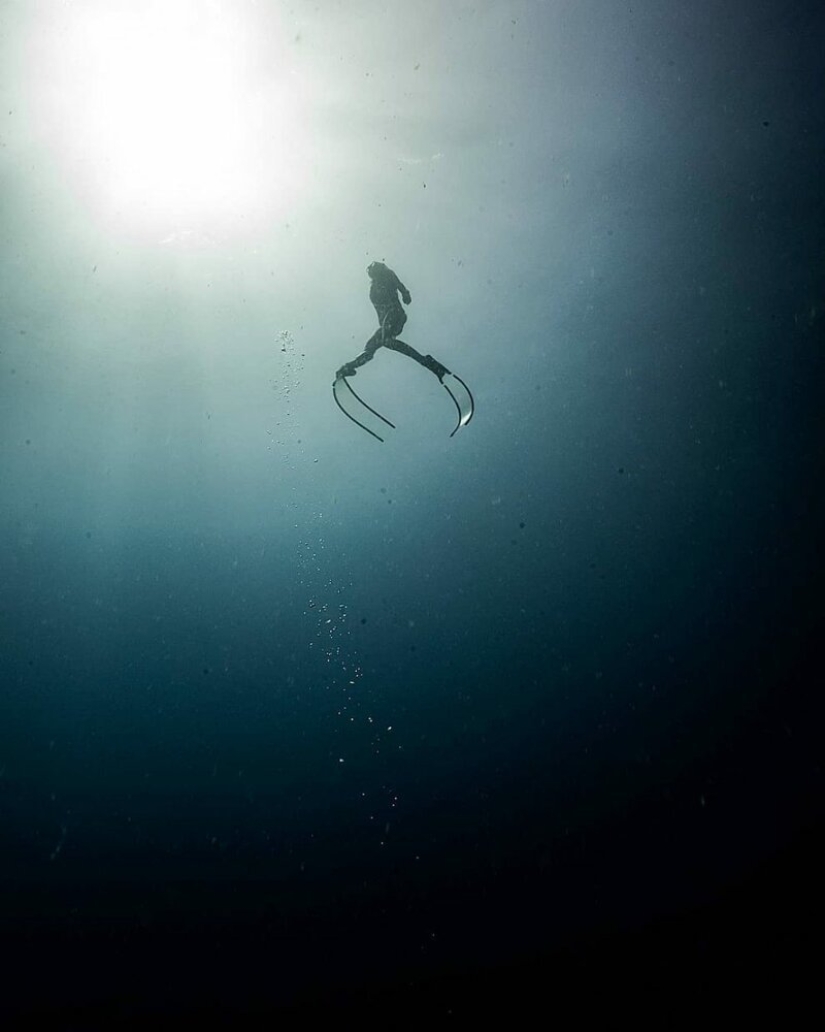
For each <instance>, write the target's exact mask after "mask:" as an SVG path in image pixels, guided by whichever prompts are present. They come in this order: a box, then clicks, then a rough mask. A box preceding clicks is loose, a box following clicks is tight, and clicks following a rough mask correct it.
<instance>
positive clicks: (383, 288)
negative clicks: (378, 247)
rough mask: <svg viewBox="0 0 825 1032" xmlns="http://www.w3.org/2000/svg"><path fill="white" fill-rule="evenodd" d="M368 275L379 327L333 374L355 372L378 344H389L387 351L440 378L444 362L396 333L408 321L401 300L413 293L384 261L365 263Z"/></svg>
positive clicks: (343, 374) (408, 301) (446, 371)
mask: <svg viewBox="0 0 825 1032" xmlns="http://www.w3.org/2000/svg"><path fill="white" fill-rule="evenodd" d="M367 275H368V276H369V278H370V279H371V280H372V283H371V284H370V301H372V304H373V307H374V308H375V311H376V314H377V315H378V329H377V330H376V331H375V333H373V335H372V336H371V337H370V339H369V340H368V341H367V343H366V344H365V345H364V350H363V351H362V352H361V354H360V355H358V357H357V358H354V359H353V360H352V361H351V362H347V363H345V364H344V365H342V366H341V368H340V369H339V370H338V372H337V373H336V374H335V375H336V378H340V377H342V376H355V370H356V369H358V367H359V366H362V365H364V364H365V363H367V362H371V361H372V359H373V358H374V357H375V352H376V351H377V350H378V349H379V348H381V347H384V348H389V349H390V351H397V352H399V353H400V354H402V355H406V356H407V357H408V358H413V359H415V361H416V362H418V363H419V365H423V366H424V368H425V369H429V370H430V372H431V373H435V375H436V376H437V377H438V379H439V380H441V379H443V377H444V374H445V373H448V372H449V369H447V367H446V366H443V365H442V364H441V363H440V362H438V361H436V359H434V358H433V356H432V355H422V354H421V353H420V352H419V351H416V350H415V348H411V347H410V345H409V344H405V343H404V341H403V340H398V334H399V333H400V332H401V331H402V330H403V329H404V324H405V323H406V321H407V313H406V312H405V311H404V309H403V308H402V307H401V301H399V300H398V295H399V294H400V295H401V300H402V301H403V302H404V304H405V305H409V304H410V303H411V302H412V295H411V294H410V292H409V290H407V288H406V287H405V286H404V284H403V283H402V282H401V280H400V279H399V278H398V277H397V276H396V274H395V273H394V272H393V271H392V269H390V268H388V267H387V266H386V265H385V264H384V263H383V262H372V263H371V264H370V265H368V266H367Z"/></svg>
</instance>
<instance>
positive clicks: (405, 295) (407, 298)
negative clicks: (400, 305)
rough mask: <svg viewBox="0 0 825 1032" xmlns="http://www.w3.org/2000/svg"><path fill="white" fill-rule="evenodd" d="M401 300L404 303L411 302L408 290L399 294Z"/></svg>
mask: <svg viewBox="0 0 825 1032" xmlns="http://www.w3.org/2000/svg"><path fill="white" fill-rule="evenodd" d="M401 300H402V301H403V302H404V304H405V305H409V304H411V303H412V294H411V293H410V292H409V290H408V291H407V292H406V293H405V294H402V295H401Z"/></svg>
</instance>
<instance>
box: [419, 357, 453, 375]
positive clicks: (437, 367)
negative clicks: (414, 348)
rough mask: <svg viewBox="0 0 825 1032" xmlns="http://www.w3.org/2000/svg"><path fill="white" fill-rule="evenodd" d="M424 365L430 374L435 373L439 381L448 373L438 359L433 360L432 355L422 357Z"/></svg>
mask: <svg viewBox="0 0 825 1032" xmlns="http://www.w3.org/2000/svg"><path fill="white" fill-rule="evenodd" d="M424 364H425V365H426V367H427V368H428V369H429V370H430V372H431V373H435V375H436V376H437V377H438V379H439V380H443V379H444V377H445V376H446V375H447V373H449V371H450V370H449V369H448V368H447V367H446V366H445V365H442V364H441V363H440V362H439V361H438V359H435V358H433V356H432V355H425V356H424Z"/></svg>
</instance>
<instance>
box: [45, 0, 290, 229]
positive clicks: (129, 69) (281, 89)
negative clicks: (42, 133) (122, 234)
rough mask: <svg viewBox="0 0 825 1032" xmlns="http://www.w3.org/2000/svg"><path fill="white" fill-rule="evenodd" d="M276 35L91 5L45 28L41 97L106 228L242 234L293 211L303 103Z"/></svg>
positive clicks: (222, 16) (175, 14)
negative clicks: (218, 229)
mask: <svg viewBox="0 0 825 1032" xmlns="http://www.w3.org/2000/svg"><path fill="white" fill-rule="evenodd" d="M276 33H277V28H276V24H275V22H274V21H272V20H270V21H264V20H263V18H262V17H261V16H260V15H259V14H258V12H257V11H256V9H255V8H254V7H250V6H249V5H248V4H245V3H240V4H230V3H228V2H211V3H202V2H201V3H196V2H194V0H146V2H144V3H140V4H136V3H124V2H119V3H118V2H115V3H111V2H108V3H94V2H92V3H81V4H76V5H74V4H72V5H64V7H63V9H62V11H61V13H60V14H59V16H56V17H50V18H49V19H48V21H47V24H46V25H45V26H43V31H42V32H41V33H40V37H41V40H42V41H45V42H41V43H40V44H39V45H40V55H39V56H40V67H41V69H42V70H44V71H47V72H48V74H47V75H45V76H42V77H41V83H42V84H41V83H38V84H37V85H36V89H38V90H41V91H42V96H41V103H43V104H44V106H45V112H46V115H47V119H48V121H49V122H50V124H51V132H50V135H51V136H52V138H53V140H54V143H55V145H56V148H57V150H58V151H59V152H60V154H61V157H62V159H63V161H64V162H65V163H66V166H67V169H68V171H69V172H70V175H71V176H72V177H73V179H74V183H75V185H76V186H77V187H78V188H79V189H80V191H81V193H82V194H84V195H85V196H86V197H87V198H89V199H90V200H91V202H92V204H93V206H94V207H95V208H96V209H98V211H99V212H100V213H101V214H102V215H103V217H104V218H105V219H106V221H107V222H108V223H110V224H111V225H113V226H118V227H125V228H127V229H131V230H135V231H138V232H140V231H146V232H149V233H154V232H157V231H161V232H167V231H169V230H180V229H182V228H186V229H188V230H199V229H208V228H210V227H212V226H214V225H216V224H221V223H223V224H227V225H231V226H232V227H233V230H234V231H236V232H237V231H239V230H242V228H243V225H244V220H256V219H257V220H260V219H261V218H266V217H267V216H271V215H272V214H282V213H283V212H284V211H285V210H288V207H289V205H290V204H291V203H292V202H294V201H295V199H296V198H297V196H298V193H299V192H300V189H301V182H302V180H304V179H305V178H306V176H305V172H306V165H307V160H308V158H307V153H308V146H307V134H306V130H305V128H304V126H305V118H304V117H303V112H302V103H303V101H304V99H305V98H304V97H303V96H302V90H301V87H300V83H299V78H298V76H296V75H295V74H294V73H293V72H292V71H291V70H290V66H289V62H288V59H287V57H286V54H287V49H286V47H285V46H284V45H283V44H282V41H280V40H278V39H277V38H275V39H273V36H274V35H275V34H276ZM264 53H266V54H267V59H266V60H264V58H263V54H264Z"/></svg>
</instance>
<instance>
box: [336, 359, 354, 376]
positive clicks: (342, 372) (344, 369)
mask: <svg viewBox="0 0 825 1032" xmlns="http://www.w3.org/2000/svg"><path fill="white" fill-rule="evenodd" d="M345 376H355V366H354V365H353V364H352V362H347V363H346V365H342V366H341V368H340V369H339V370H338V372H337V373H336V374H335V379H336V380H341V379H343V377H345Z"/></svg>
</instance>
